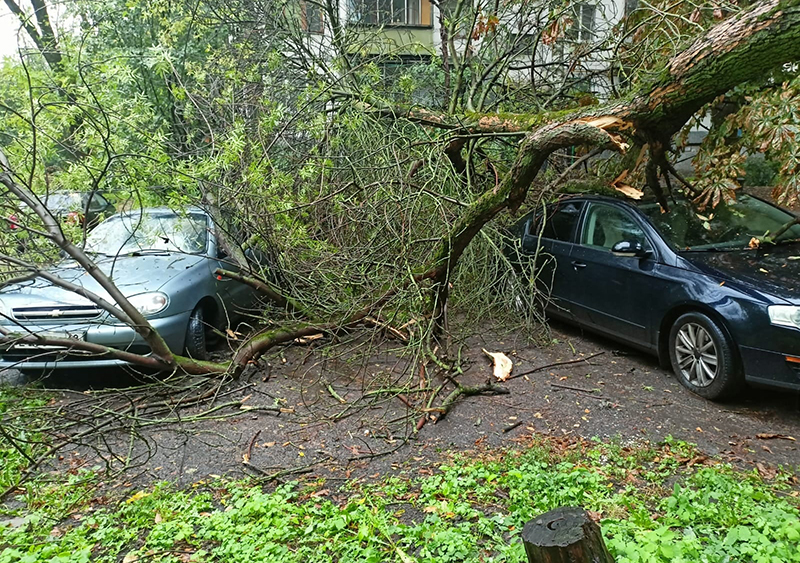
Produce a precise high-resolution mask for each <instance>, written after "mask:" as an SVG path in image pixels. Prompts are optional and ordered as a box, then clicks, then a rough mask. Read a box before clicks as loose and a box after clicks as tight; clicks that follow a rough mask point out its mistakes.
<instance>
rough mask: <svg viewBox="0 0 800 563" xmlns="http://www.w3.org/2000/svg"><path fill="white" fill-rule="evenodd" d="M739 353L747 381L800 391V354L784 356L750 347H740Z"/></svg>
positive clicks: (779, 353)
mask: <svg viewBox="0 0 800 563" xmlns="http://www.w3.org/2000/svg"><path fill="white" fill-rule="evenodd" d="M739 351H740V353H741V356H742V364H744V373H745V379H746V380H747V381H749V382H751V383H758V384H762V385H769V386H772V387H782V388H784V389H798V390H800V361H798V360H800V353H796V354H784V353H782V352H773V351H771V350H762V349H760V348H751V347H748V346H740V347H739ZM795 352H797V350H795Z"/></svg>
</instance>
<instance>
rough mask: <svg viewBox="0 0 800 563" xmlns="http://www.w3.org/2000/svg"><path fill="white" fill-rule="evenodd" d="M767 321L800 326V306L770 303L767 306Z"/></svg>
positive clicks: (781, 324) (775, 323)
mask: <svg viewBox="0 0 800 563" xmlns="http://www.w3.org/2000/svg"><path fill="white" fill-rule="evenodd" d="M767 312H768V313H769V322H771V323H772V324H774V325H780V326H792V327H795V328H800V307H796V306H794V305H770V306H769V307H767Z"/></svg>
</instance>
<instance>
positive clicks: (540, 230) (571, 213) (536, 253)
mask: <svg viewBox="0 0 800 563" xmlns="http://www.w3.org/2000/svg"><path fill="white" fill-rule="evenodd" d="M582 209H583V202H582V201H581V200H566V201H562V202H559V203H557V204H554V205H551V206H548V207H547V208H546V210H545V211H544V213H541V214H539V215H538V216H537V217H535V218H534V219H533V220H531V221H530V222H528V223H527V224H526V228H525V232H524V235H523V238H522V245H521V246H522V250H521V251H522V253H523V254H524V255H526V256H528V257H529V258H531V259H534V260H535V264H536V267H535V270H534V272H535V275H536V282H537V286H538V287H539V288H540V290H542V291H543V292H544V293H545V294H547V293H549V295H550V300H549V302H548V305H547V310H548V312H550V313H551V314H554V315H556V316H562V317H567V318H571V319H574V317H575V314H576V312H575V311H574V303H575V296H576V291H577V289H578V288H577V287H575V286H574V281H575V280H574V278H573V276H571V275H569V270H570V267H571V266H570V254H571V253H572V247H573V246H574V243H573V241H574V236H575V231H576V229H577V226H578V221H579V219H580V215H581V210H582Z"/></svg>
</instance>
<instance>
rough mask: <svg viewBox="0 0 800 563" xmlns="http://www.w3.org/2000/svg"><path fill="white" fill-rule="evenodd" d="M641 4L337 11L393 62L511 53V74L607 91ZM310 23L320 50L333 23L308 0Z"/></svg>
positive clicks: (625, 0) (373, 5)
mask: <svg viewBox="0 0 800 563" xmlns="http://www.w3.org/2000/svg"><path fill="white" fill-rule="evenodd" d="M636 2H637V0H595V1H592V0H581V1H578V2H572V3H570V4H565V3H555V4H554V3H552V2H550V1H540V2H526V1H521V2H506V1H502V0H501V1H500V2H498V3H497V4H496V5H493V11H492V15H488V14H487V13H486V12H485V11H484V10H476V9H474V6H473V5H470V4H467V5H463V4H462V5H461V6H459V2H458V0H443V1H440V2H436V1H434V2H431V0H341V2H340V3H339V4H338V5H337V8H336V9H337V10H338V15H339V20H340V21H341V22H344V23H345V25H346V26H347V31H348V33H349V34H350V40H349V41H348V45H349V46H350V48H351V49H352V50H353V51H354V53H357V54H359V55H363V56H365V57H373V58H375V60H378V61H380V64H382V65H386V66H387V67H397V66H399V65H408V64H413V63H424V62H427V61H429V60H430V58H431V57H442V55H443V53H445V52H446V53H448V55H449V56H450V57H453V56H455V57H463V56H464V54H465V53H468V54H469V55H470V56H472V57H479V56H484V57H486V58H487V59H488V58H491V57H498V56H504V57H505V58H506V59H507V60H512V61H513V62H512V63H511V64H508V65H506V68H505V69H504V72H505V74H504V80H511V81H514V80H518V81H526V80H530V79H531V76H532V70H533V68H534V67H535V69H536V72H537V73H539V77H540V79H543V78H545V77H546V78H547V80H548V82H550V83H552V82H553V81H555V82H557V81H558V80H559V78H561V79H564V80H569V81H570V84H571V85H573V86H574V87H576V88H578V89H581V90H585V91H586V92H587V93H592V94H594V95H596V96H598V97H603V95H604V93H605V92H607V91H608V90H609V87H610V85H609V83H608V82H609V80H610V79H611V78H610V76H603V73H604V71H605V70H606V69H607V67H608V60H609V57H610V55H611V52H612V50H613V46H614V40H615V38H617V36H618V29H617V24H619V22H620V20H621V19H622V17H623V16H624V15H625V14H626V13H629V12H630V11H631V10H632V9H635V7H636ZM494 8H496V10H495V9H494ZM554 22H556V23H554ZM303 23H304V28H305V29H306V31H307V32H308V33H309V34H310V36H313V39H312V41H314V42H316V43H317V45H318V46H319V47H320V48H322V49H324V48H326V47H325V46H326V45H329V37H327V36H329V35H330V31H331V30H330V26H329V25H327V22H326V21H325V17H324V11H323V10H322V9H320V8H319V6H318V5H316V4H313V5H312V4H311V3H310V2H304V3H303ZM443 25H444V30H443ZM559 26H560V27H559ZM354 36H355V37H357V39H355V40H353V37H354ZM620 40H621V38H620ZM443 41H444V43H443Z"/></svg>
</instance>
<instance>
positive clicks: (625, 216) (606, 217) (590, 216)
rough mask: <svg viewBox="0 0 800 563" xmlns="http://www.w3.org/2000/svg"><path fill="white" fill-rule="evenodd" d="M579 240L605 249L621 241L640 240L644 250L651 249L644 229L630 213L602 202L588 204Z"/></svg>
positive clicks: (609, 248) (587, 244) (584, 243)
mask: <svg viewBox="0 0 800 563" xmlns="http://www.w3.org/2000/svg"><path fill="white" fill-rule="evenodd" d="M580 240H581V244H583V245H586V246H593V247H595V248H604V249H606V250H611V248H612V247H613V246H614V245H615V244H617V243H618V242H622V241H636V242H640V243H641V244H642V247H644V249H645V250H651V249H652V247H651V245H650V243H649V241H648V240H647V235H645V233H644V230H643V229H642V228H641V226H640V225H639V223H637V222H636V220H635V219H634V218H633V216H632V215H631V214H630V213H628V212H627V211H625V210H624V209H619V208H618V207H615V206H613V205H608V204H604V203H592V204H591V205H590V206H589V211H588V213H587V214H586V219H585V220H584V222H583V231H582V232H581V239H580Z"/></svg>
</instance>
